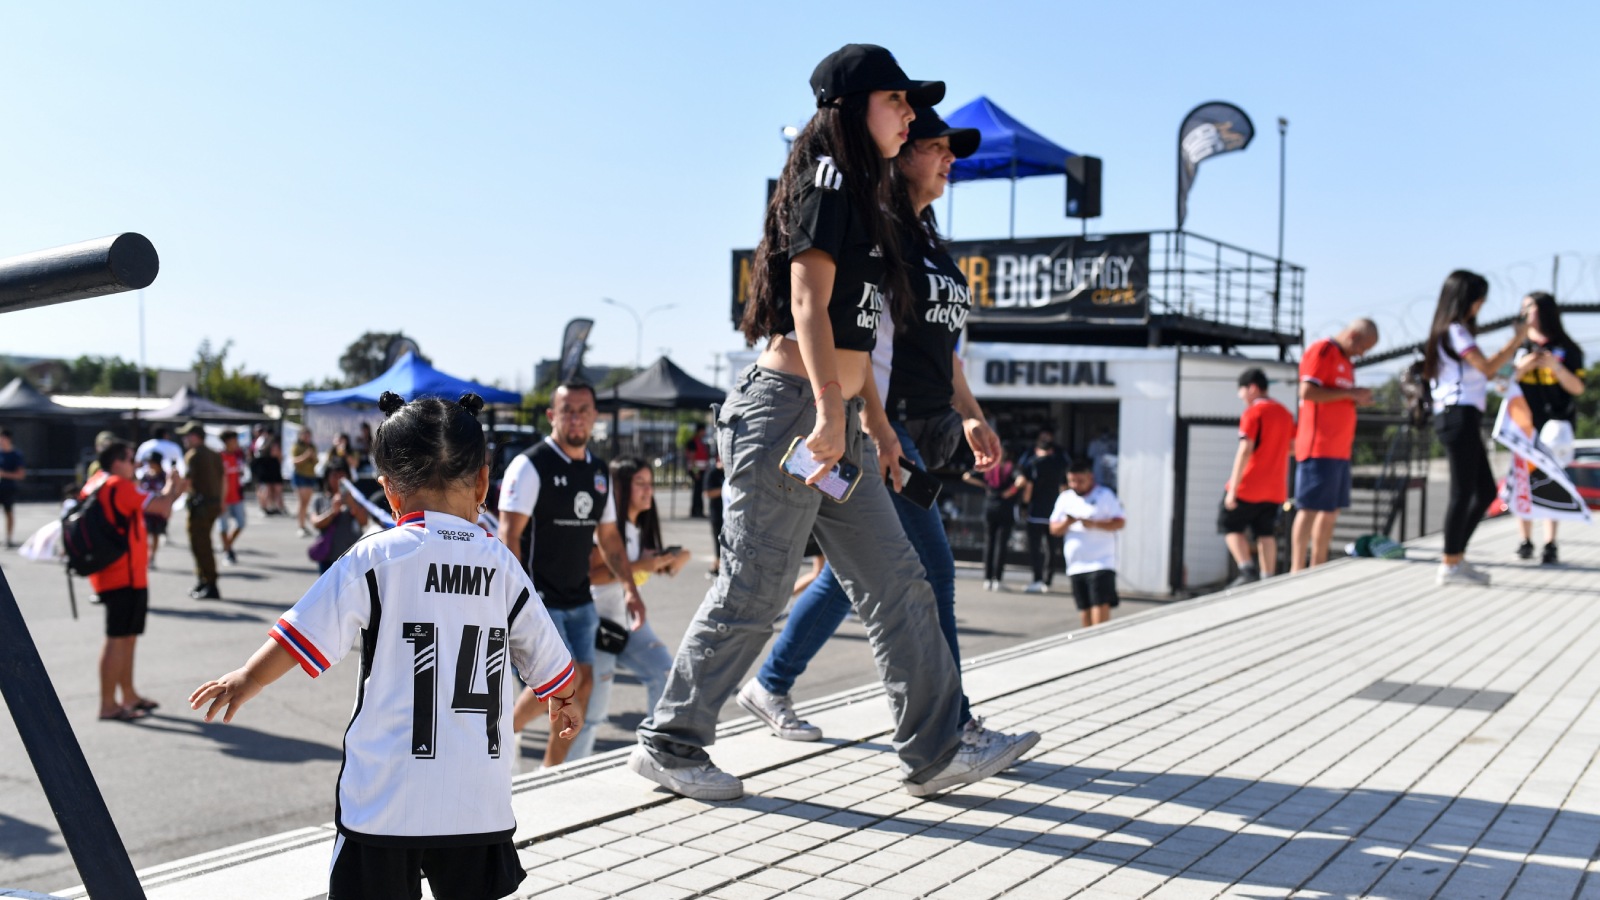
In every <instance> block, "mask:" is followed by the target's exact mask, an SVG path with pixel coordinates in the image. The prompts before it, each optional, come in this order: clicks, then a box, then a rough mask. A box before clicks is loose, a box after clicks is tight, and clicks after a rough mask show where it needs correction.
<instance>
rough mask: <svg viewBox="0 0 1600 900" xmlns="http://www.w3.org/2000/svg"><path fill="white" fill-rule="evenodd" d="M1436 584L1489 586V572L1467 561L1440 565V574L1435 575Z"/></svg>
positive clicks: (1434, 581)
mask: <svg viewBox="0 0 1600 900" xmlns="http://www.w3.org/2000/svg"><path fill="white" fill-rule="evenodd" d="M1433 583H1434V584H1440V585H1446V584H1469V585H1473V586H1476V587H1488V586H1489V573H1488V572H1480V571H1478V570H1477V569H1474V568H1472V567H1471V566H1469V565H1467V564H1466V563H1465V562H1462V563H1461V564H1460V565H1455V566H1446V565H1440V566H1439V574H1438V575H1436V576H1434V579H1433Z"/></svg>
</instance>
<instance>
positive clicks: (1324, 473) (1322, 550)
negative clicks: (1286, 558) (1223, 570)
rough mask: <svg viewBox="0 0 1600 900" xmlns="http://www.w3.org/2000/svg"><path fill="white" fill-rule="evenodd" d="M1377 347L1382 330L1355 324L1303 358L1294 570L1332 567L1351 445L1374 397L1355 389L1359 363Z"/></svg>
mask: <svg viewBox="0 0 1600 900" xmlns="http://www.w3.org/2000/svg"><path fill="white" fill-rule="evenodd" d="M1377 343H1378V326H1377V325H1375V324H1373V322H1372V320H1371V319H1356V320H1355V321H1354V322H1351V323H1350V324H1349V325H1347V326H1345V329H1344V330H1343V331H1341V332H1339V333H1338V334H1336V335H1334V336H1333V337H1331V338H1323V339H1322V340H1320V341H1317V342H1315V343H1313V344H1312V345H1311V346H1309V347H1307V348H1306V353H1305V356H1303V357H1301V358H1300V420H1299V423H1298V427H1297V429H1296V431H1295V436H1294V458H1295V459H1296V460H1297V464H1296V466H1295V476H1294V485H1295V487H1294V505H1295V506H1296V507H1297V508H1298V510H1299V511H1298V512H1296V513H1295V517H1294V532H1293V534H1292V536H1291V541H1290V546H1291V551H1292V554H1291V557H1290V566H1289V570H1290V571H1292V572H1298V571H1300V570H1301V569H1304V568H1306V557H1307V555H1308V552H1309V556H1310V559H1311V565H1313V566H1320V565H1322V564H1323V563H1325V562H1327V561H1328V543H1329V542H1330V541H1332V540H1333V526H1334V525H1335V524H1336V523H1337V522H1338V521H1339V510H1341V509H1344V508H1345V507H1347V506H1349V505H1350V445H1351V444H1352V443H1354V442H1355V437H1356V407H1357V406H1368V405H1370V404H1371V403H1372V391H1371V390H1369V389H1367V388H1358V387H1356V371H1355V365H1354V364H1353V363H1352V362H1351V360H1354V359H1355V358H1356V357H1358V356H1360V355H1362V354H1364V353H1366V352H1367V351H1368V350H1371V349H1372V348H1373V347H1374V346H1376V345H1377Z"/></svg>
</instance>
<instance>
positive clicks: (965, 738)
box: [961, 716, 1039, 757]
mask: <svg viewBox="0 0 1600 900" xmlns="http://www.w3.org/2000/svg"><path fill="white" fill-rule="evenodd" d="M961 741H962V743H968V744H990V743H993V742H995V741H1016V742H1017V743H1019V744H1021V745H1022V749H1021V750H1018V751H1017V756H1019V757H1020V756H1022V754H1024V753H1027V752H1028V751H1029V750H1032V749H1033V747H1034V745H1035V744H1037V743H1039V732H1037V731H1024V732H1020V733H1018V734H1014V735H1012V734H1006V733H1005V732H1003V731H994V730H993V729H990V728H985V727H984V724H983V719H982V718H981V717H979V716H973V717H972V718H970V719H968V720H967V724H965V725H963V726H961Z"/></svg>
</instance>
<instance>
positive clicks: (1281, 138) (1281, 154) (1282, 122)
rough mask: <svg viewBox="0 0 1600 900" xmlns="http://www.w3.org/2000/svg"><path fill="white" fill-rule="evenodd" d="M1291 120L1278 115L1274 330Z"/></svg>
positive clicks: (1274, 327)
mask: <svg viewBox="0 0 1600 900" xmlns="http://www.w3.org/2000/svg"><path fill="white" fill-rule="evenodd" d="M1288 144H1289V120H1288V119H1285V118H1284V117H1283V116H1279V117H1278V264H1277V265H1276V266H1275V267H1273V273H1272V330H1273V331H1277V330H1278V306H1279V301H1280V300H1282V299H1283V185H1284V181H1283V172H1284V164H1285V162H1287V160H1288V150H1287V149H1286V148H1287V147H1288Z"/></svg>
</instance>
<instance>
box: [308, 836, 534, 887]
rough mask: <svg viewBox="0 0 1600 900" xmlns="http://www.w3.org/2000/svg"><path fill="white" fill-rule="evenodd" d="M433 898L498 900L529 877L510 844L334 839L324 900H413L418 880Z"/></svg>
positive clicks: (346, 837)
mask: <svg viewBox="0 0 1600 900" xmlns="http://www.w3.org/2000/svg"><path fill="white" fill-rule="evenodd" d="M424 874H426V875H427V876H428V889H429V890H431V891H432V892H433V896H435V897H437V898H438V900H499V898H501V897H508V896H510V895H511V894H513V893H515V892H516V890H517V885H519V884H521V883H522V879H524V878H526V877H528V873H526V872H524V871H523V870H522V864H521V863H520V862H518V861H517V850H516V848H515V847H513V846H512V845H511V842H510V841H501V842H500V843H498V844H483V845H479V846H476V847H379V846H376V845H374V844H365V843H362V842H361V841H357V840H352V839H351V838H350V837H349V836H347V835H343V834H341V835H339V837H338V840H336V841H335V842H334V845H333V868H332V870H331V871H330V872H329V873H328V900H417V898H419V897H421V896H422V876H423V875H424Z"/></svg>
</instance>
